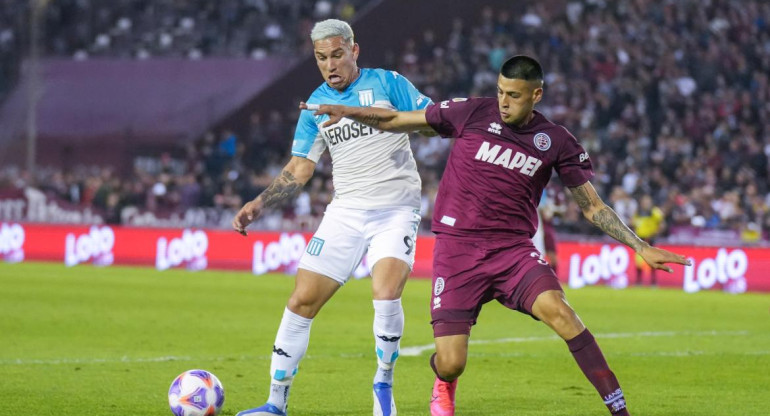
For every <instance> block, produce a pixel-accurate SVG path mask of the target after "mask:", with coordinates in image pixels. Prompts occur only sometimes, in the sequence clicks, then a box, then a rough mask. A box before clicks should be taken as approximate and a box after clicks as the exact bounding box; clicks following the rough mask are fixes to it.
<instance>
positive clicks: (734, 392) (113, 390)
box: [0, 263, 770, 416]
mask: <svg viewBox="0 0 770 416" xmlns="http://www.w3.org/2000/svg"><path fill="white" fill-rule="evenodd" d="M293 285H294V281H293V279H291V278H290V277H287V276H283V275H266V276H253V275H251V274H248V273H232V272H215V271H206V272H197V273H191V272H187V271H182V270H170V271H164V272H157V271H155V270H152V269H138V268H126V267H109V268H97V267H92V266H77V267H74V268H65V267H64V266H63V265H58V264H29V263H24V264H4V263H3V264H0V374H1V375H2V376H1V377H0V380H2V381H0V383H1V384H0V414H2V415H13V416H16V415H36V416H47V415H56V416H66V415H90V416H97V415H142V416H148V415H170V414H171V412H170V411H169V409H168V405H167V397H166V392H167V390H168V387H169V384H170V383H171V381H172V380H173V378H174V377H175V376H176V375H177V374H179V373H181V372H182V371H184V370H187V369H192V368H203V369H206V370H209V371H212V372H213V373H214V374H216V375H217V376H218V377H219V379H220V380H221V381H222V383H223V384H224V386H225V391H226V400H225V407H224V410H223V412H222V414H223V415H234V414H235V413H237V412H238V411H239V410H242V409H245V408H249V407H254V406H257V405H260V404H262V403H263V402H264V400H265V398H266V395H267V390H268V380H269V379H268V377H269V376H268V371H269V366H270V362H269V356H270V352H271V346H272V343H273V339H274V336H275V331H276V329H277V327H278V323H279V319H280V316H281V313H282V312H283V307H284V305H285V301H286V298H287V296H288V295H289V292H290V291H291V289H292V287H293ZM430 290H431V288H430V282H429V281H427V280H422V279H415V280H412V281H410V282H409V283H408V284H407V287H406V290H405V293H404V296H403V300H404V307H405V311H406V331H405V336H404V338H403V341H402V353H403V355H402V356H401V358H399V360H398V365H397V366H396V368H397V371H396V385H395V395H396V399H397V404H398V409H399V414H400V415H401V416H409V415H428V414H429V412H428V399H429V397H430V392H431V387H432V383H433V376H432V373H431V370H430V368H429V366H428V357H429V356H430V354H431V353H432V351H433V350H432V348H431V343H432V333H431V328H430V325H429V321H430V318H429V309H428V308H429V300H430V299H429V297H430ZM567 297H568V299H569V300H570V302H571V304H572V305H573V306H574V307H575V309H576V310H577V311H578V314H579V315H580V316H581V318H582V319H583V321H584V322H585V323H586V324H587V326H588V327H589V328H590V329H591V331H592V332H593V333H594V334H595V335H596V336H597V339H598V341H599V344H600V345H601V347H602V349H603V350H604V353H605V355H606V357H607V359H608V361H609V362H610V366H611V367H612V369H613V370H614V371H615V373H616V374H617V376H618V378H619V379H620V381H621V384H622V386H623V389H624V391H625V393H626V397H627V400H628V404H629V409H630V410H631V412H632V414H634V415H644V416H655V415H659V416H664V415H665V416H672V415H673V416H688V415H692V416H696V415H697V416H706V415H713V416H726V415H767V414H770V410H768V409H770V390H769V389H770V310H769V308H770V296H768V295H766V294H743V295H737V296H736V295H728V294H724V293H719V292H702V293H697V294H685V293H683V292H682V291H681V290H676V289H657V290H656V289H649V288H630V289H628V290H620V291H617V290H612V289H608V288H587V289H581V290H569V291H568V292H567ZM372 314H373V312H372V306H371V290H370V282H369V281H368V280H366V279H365V280H360V281H352V282H350V283H349V284H347V285H346V286H345V287H344V288H342V290H340V292H339V293H338V294H337V295H336V296H335V297H334V298H333V299H332V300H331V301H330V303H329V304H327V305H326V307H325V309H324V310H322V311H321V313H320V315H319V316H318V317H317V319H316V320H315V322H314V323H313V330H312V334H311V338H310V349H309V351H308V355H307V356H306V358H305V359H304V360H303V361H302V364H301V365H300V372H299V374H298V376H297V378H296V380H295V382H294V387H293V389H292V394H291V401H290V408H289V410H290V412H289V414H290V415H292V416H304V415H357V416H358V415H371V414H372V413H371V407H372V404H371V400H372V399H371V379H372V375H373V373H374V369H375V358H374V356H375V354H374V351H373V350H374V346H373V341H372V334H371V326H372ZM471 339H472V343H473V344H472V345H471V348H470V357H469V362H468V367H467V369H466V372H465V374H464V375H463V376H462V378H461V379H460V384H459V387H458V393H457V414H458V416H459V415H478V416H481V415H516V416H535V415H548V416H558V415H562V416H589V415H603V414H606V409H605V408H604V406H603V405H602V403H601V401H600V399H599V397H598V395H597V394H596V392H595V391H594V390H593V388H592V387H591V385H590V384H589V383H588V381H587V380H586V379H585V378H584V377H583V375H582V374H581V373H580V371H579V369H578V367H577V365H576V364H575V362H574V361H573V359H572V357H571V355H570V354H569V352H568V350H567V348H566V345H565V344H564V342H562V341H560V340H557V339H555V337H553V335H552V334H551V332H550V330H549V329H547V328H546V327H545V325H543V324H542V323H539V322H536V321H534V320H532V319H530V318H529V317H526V316H524V315H521V314H518V313H516V312H511V311H508V310H506V309H504V308H502V307H500V306H499V305H498V304H496V303H490V304H488V305H487V306H486V307H485V309H484V310H483V311H482V314H481V318H480V320H479V324H478V325H477V326H476V327H475V328H474V331H473V334H472V338H471Z"/></svg>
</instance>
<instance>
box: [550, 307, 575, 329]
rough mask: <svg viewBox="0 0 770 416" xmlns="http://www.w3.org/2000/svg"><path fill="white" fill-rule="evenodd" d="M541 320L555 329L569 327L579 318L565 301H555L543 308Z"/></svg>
mask: <svg viewBox="0 0 770 416" xmlns="http://www.w3.org/2000/svg"><path fill="white" fill-rule="evenodd" d="M542 315H543V316H542V320H543V321H545V323H547V324H548V325H550V326H551V327H553V328H555V329H557V330H558V329H561V328H564V329H566V328H569V327H572V326H574V325H575V324H576V323H577V322H579V320H578V319H577V315H576V314H575V311H574V310H573V309H572V307H570V306H569V305H568V304H567V303H565V302H562V301H555V302H552V303H550V304H549V305H548V307H546V308H543V314H542Z"/></svg>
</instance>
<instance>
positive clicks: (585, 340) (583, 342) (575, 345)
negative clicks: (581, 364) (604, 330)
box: [567, 328, 595, 352]
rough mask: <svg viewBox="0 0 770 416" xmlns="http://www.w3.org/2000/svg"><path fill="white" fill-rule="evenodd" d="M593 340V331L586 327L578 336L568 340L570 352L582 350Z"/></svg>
mask: <svg viewBox="0 0 770 416" xmlns="http://www.w3.org/2000/svg"><path fill="white" fill-rule="evenodd" d="M593 342H595V339H594V336H593V335H592V334H591V331H589V330H588V328H586V329H585V330H583V332H581V333H580V334H579V335H578V336H576V337H575V338H572V339H571V340H569V341H567V346H568V347H569V350H570V352H575V351H580V350H582V349H583V348H585V347H586V346H588V345H590V344H592V343H593Z"/></svg>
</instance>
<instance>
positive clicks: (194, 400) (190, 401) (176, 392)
mask: <svg viewBox="0 0 770 416" xmlns="http://www.w3.org/2000/svg"><path fill="white" fill-rule="evenodd" d="M224 403H225V389H224V387H222V383H220V382H219V379H218V378H217V377H216V376H215V375H213V374H211V373H209V372H208V371H205V370H187V371H185V372H184V373H182V374H180V375H179V376H178V377H177V378H175V379H174V381H173V382H172V383H171V387H170V388H169V389H168V405H169V406H171V412H172V413H173V414H175V415H176V416H214V415H217V414H219V411H220V410H222V405H223V404H224Z"/></svg>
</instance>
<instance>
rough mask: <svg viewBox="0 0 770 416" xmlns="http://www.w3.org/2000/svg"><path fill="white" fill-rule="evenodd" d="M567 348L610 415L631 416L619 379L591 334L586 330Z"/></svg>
mask: <svg viewBox="0 0 770 416" xmlns="http://www.w3.org/2000/svg"><path fill="white" fill-rule="evenodd" d="M567 346H568V347H569V350H570V352H572V356H573V357H575V361H577V364H578V366H579V367H580V369H581V370H583V374H585V375H586V378H588V381H590V382H591V384H593V385H594V388H596V391H598V392H599V395H600V396H601V397H602V400H604V404H605V405H607V408H608V409H609V410H610V413H612V414H613V415H617V416H629V413H628V410H627V409H626V400H625V399H624V398H623V391H622V390H621V389H620V384H619V383H618V379H617V378H615V374H614V373H613V372H612V371H610V367H609V366H608V365H607V361H606V360H605V359H604V355H603V354H602V350H601V349H599V345H598V344H597V343H596V340H595V339H594V336H593V335H591V332H590V331H589V330H588V329H586V330H585V331H583V332H581V333H580V335H578V336H576V337H575V338H572V339H571V340H569V341H567Z"/></svg>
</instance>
